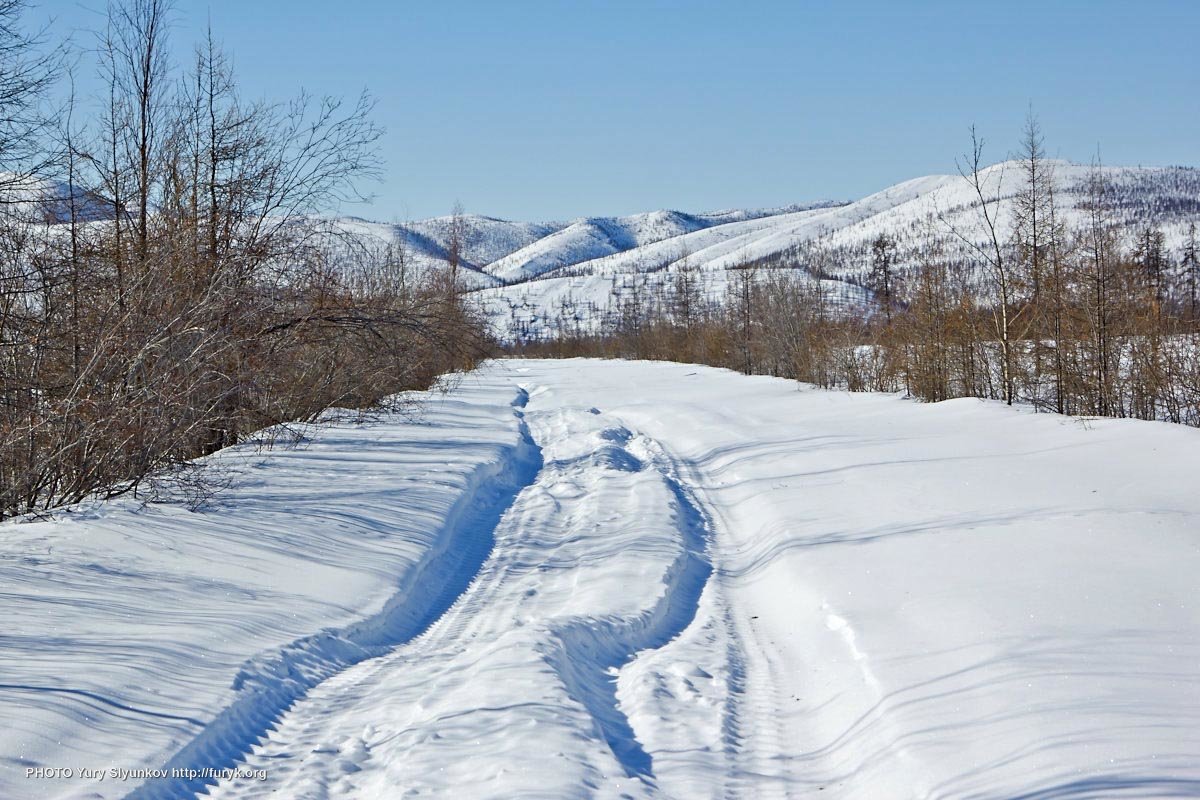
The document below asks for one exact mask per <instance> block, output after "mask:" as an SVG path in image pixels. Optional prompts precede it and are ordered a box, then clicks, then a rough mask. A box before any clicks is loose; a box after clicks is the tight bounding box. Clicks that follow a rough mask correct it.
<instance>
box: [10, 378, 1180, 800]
mask: <svg viewBox="0 0 1200 800" xmlns="http://www.w3.org/2000/svg"><path fill="white" fill-rule="evenodd" d="M318 467H319V468H320V469H321V470H322V472H321V475H320V476H314V475H312V474H311V472H312V470H314V469H317V468H318ZM1198 467H1200V431H1196V430H1191V429H1185V428H1179V427H1175V426H1170V425H1165V424H1151V423H1140V422H1131V421H1112V420H1102V421H1086V422H1082V421H1078V420H1074V419H1069V418H1062V417H1056V416H1050V415H1035V414H1032V413H1030V412H1028V411H1025V410H1014V409H1010V408H1005V407H1003V406H1000V405H998V404H994V403H986V402H980V401H975V400H960V401H952V402H948V403H942V404H937V405H922V404H917V403H913V402H910V401H906V400H903V399H901V398H899V397H894V396H882V395H847V394H842V393H835V392H824V391H819V390H815V389H810V388H803V387H802V388H799V389H798V388H797V386H796V384H794V383H791V382H787V381H782V380H778V379H772V378H746V377H743V376H739V375H735V374H732V373H729V372H725V371H720V370H713V369H707V368H703V367H695V366H688V365H674V364H651V363H627V362H596V361H559V362H548V361H507V362H500V363H496V364H493V365H490V366H489V367H488V368H486V369H485V370H483V371H481V372H479V373H476V374H473V375H471V376H468V377H467V378H466V379H465V380H464V382H463V384H462V386H461V387H460V388H459V389H458V390H456V392H454V393H453V394H452V395H451V396H450V398H449V399H446V400H434V401H431V403H430V407H429V409H428V411H427V414H426V417H425V418H424V421H423V422H422V423H421V424H415V423H411V422H397V423H388V424H384V425H376V426H369V427H366V428H353V427H349V426H341V427H338V428H334V429H332V430H331V431H329V432H327V433H324V434H321V436H319V437H318V438H317V441H316V442H315V443H314V444H313V445H312V446H311V447H309V448H306V449H304V450H302V451H298V452H293V453H290V454H289V453H278V454H272V455H271V456H270V457H268V458H267V459H266V460H265V461H263V462H262V463H259V464H258V465H257V466H256V468H255V471H254V472H252V477H254V478H255V480H257V481H258V483H255V482H253V481H246V480H244V481H243V485H242V486H241V487H240V488H235V489H234V490H233V492H232V493H231V495H230V496H229V498H228V499H227V500H226V501H225V502H224V503H223V505H222V506H221V507H220V508H219V509H217V510H214V511H210V512H205V513H203V514H199V515H193V514H187V513H186V512H181V513H180V514H166V515H165V516H162V512H156V513H153V514H152V513H147V512H142V513H133V512H132V511H131V510H125V509H121V508H119V507H115V508H109V509H104V510H102V511H101V512H100V513H99V514H98V515H97V518H96V519H94V520H93V519H88V520H82V521H74V522H69V523H64V522H57V523H51V522H43V523H35V524H32V525H27V526H6V527H5V528H3V529H0V531H3V535H0V553H2V554H3V555H5V556H6V562H9V563H11V564H12V567H11V575H12V576H14V577H16V578H20V576H22V575H26V573H23V572H21V571H20V566H19V564H20V563H21V562H20V561H19V560H18V559H19V558H21V557H23V558H25V559H27V560H28V559H30V558H34V557H35V556H36V554H39V553H45V554H46V555H47V556H53V555H55V554H65V555H63V556H62V557H63V558H65V559H66V562H67V563H66V566H65V569H67V570H68V571H69V570H70V569H72V568H73V567H72V565H74V568H75V569H77V570H82V571H81V572H80V574H81V575H89V574H91V575H96V576H97V580H99V581H101V582H103V591H101V590H99V589H97V590H95V591H89V590H88V589H86V588H80V587H78V586H75V585H71V586H70V587H68V586H67V585H66V584H65V583H62V584H59V583H53V582H51V581H50V580H49V578H43V579H40V580H38V579H35V578H32V577H27V578H26V579H25V583H24V584H18V590H16V591H10V589H9V586H8V584H7V583H6V584H5V593H4V594H3V595H0V603H2V604H3V607H2V608H0V610H2V611H4V612H5V613H6V616H7V618H8V619H9V620H11V621H10V623H9V624H8V626H7V627H8V630H6V631H5V633H6V634H8V635H7V636H0V640H3V641H5V642H6V643H5V645H4V647H3V649H0V670H3V672H2V673H0V676H2V677H0V715H2V716H3V718H4V719H5V721H6V722H7V721H9V718H10V716H11V718H12V721H13V723H14V725H13V726H12V727H11V728H10V730H8V731H7V732H0V796H3V797H10V796H11V797H56V796H65V797H119V796H124V795H125V794H127V793H129V792H133V793H134V796H136V797H166V798H178V797H187V796H193V795H194V794H195V793H196V792H197V791H199V792H201V793H204V792H208V793H210V794H211V795H212V796H215V797H220V798H264V797H273V798H343V797H344V798H364V799H365V798H392V797H407V796H427V797H454V798H459V797H468V798H473V797H494V798H510V797H546V798H559V797H674V798H694V797H700V798H704V797H710V798H726V797H745V798H771V797H810V796H821V797H837V798H913V797H930V798H935V797H936V798H984V797H987V798H1029V799H1031V800H1032V798H1046V799H1047V800H1048V799H1049V798H1085V797H1087V798H1090V797H1120V796H1128V797H1183V796H1200V492H1197V491H1196V486H1197V478H1196V475H1197V468H1198ZM306 476H307V477H306ZM321 476H323V477H321ZM305 480H308V481H309V483H305ZM322 483H323V484H324V485H323V486H322V490H321V492H320V493H319V496H313V495H312V493H313V492H314V490H315V488H316V486H317V485H319V484H322ZM272 502H274V503H275V505H274V506H272V505H271V504H272ZM331 524H332V527H331ZM271 525H274V526H275V527H274V528H273V527H271ZM164 526H165V527H164ZM285 528H286V529H287V535H286V537H285V536H284V535H283V534H282V533H281V532H280V531H281V530H282V529H285ZM233 532H236V533H237V537H246V539H247V540H246V541H245V542H239V541H238V539H237V537H232V536H231V534H232V533H233ZM368 533H369V534H370V535H369V536H368V535H367V534H368ZM185 535H186V536H187V541H186V543H181V544H179V546H180V547H192V548H197V549H198V550H203V548H204V547H206V546H210V545H212V544H213V543H214V542H230V541H232V542H233V543H232V544H230V545H229V546H230V547H236V548H242V549H240V550H237V551H236V552H234V553H231V554H230V555H229V556H228V558H231V559H233V560H234V561H235V562H240V563H235V564H234V566H233V567H230V566H229V564H226V563H224V562H222V563H221V564H220V565H219V566H217V565H214V566H211V567H210V568H209V569H210V571H211V572H212V573H213V576H211V577H212V580H214V581H215V580H216V576H218V575H219V576H220V578H221V581H222V584H221V585H222V586H223V587H224V588H225V596H224V597H222V596H221V595H220V593H219V592H211V591H207V589H206V587H204V585H203V576H191V577H190V578H189V579H188V580H186V581H182V580H181V581H175V582H171V581H168V587H169V588H165V589H163V590H162V591H161V592H160V594H159V596H158V597H157V600H158V602H159V603H160V606H159V607H156V608H155V609H153V611H151V612H148V614H147V619H146V620H145V621H144V625H139V623H138V622H137V621H134V620H131V619H130V617H131V616H136V615H133V614H131V613H130V612H129V607H130V606H133V605H136V603H137V598H138V597H139V596H142V595H141V594H139V593H144V592H145V591H147V589H148V587H152V586H155V585H158V584H157V583H156V581H161V579H162V576H163V575H166V574H168V573H170V571H171V570H172V569H173V570H175V571H177V572H178V571H182V570H183V569H184V567H183V566H180V565H175V566H168V565H169V564H174V562H173V561H170V560H169V559H166V557H165V556H163V555H162V554H161V553H160V552H159V549H158V545H161V546H162V547H166V546H167V543H169V542H171V541H173V538H172V537H183V536H185ZM257 537H261V540H260V539H259V538H257ZM264 541H265V542H267V543H270V546H269V547H268V546H267V544H265V543H264ZM256 547H257V548H259V550H257V551H256V550H255V549H254V548H256ZM102 548H105V553H101V552H100V550H101V549H102ZM113 548H115V555H114V552H113ZM122 548H124V549H122ZM10 555H11V556H13V558H12V559H8V558H7V557H8V556H10ZM43 558H45V557H43ZM113 558H116V559H119V560H120V562H121V563H122V564H124V572H123V573H121V575H117V574H116V573H114V568H113V567H112V566H111V565H110V564H109V563H108V561H106V560H105V559H110V560H111V559H113ZM247 559H258V560H256V561H254V562H253V563H254V564H255V565H256V567H257V568H247V564H246V563H245V561H246V560H247ZM150 562H153V563H154V564H155V565H157V566H156V570H153V571H152V570H148V569H146V565H147V563H150ZM312 562H316V564H315V565H313V566H312V568H311V569H312V571H307V570H308V567H306V566H305V564H309V563H312ZM326 562H332V563H326ZM27 563H33V562H28V561H27ZM37 563H43V562H37ZM88 565H92V566H93V567H94V569H92V568H89V567H88ZM0 569H3V573H2V574H0V579H7V578H8V577H9V575H10V568H9V566H2V567H0ZM188 569H191V570H193V571H195V570H196V569H197V568H196V567H195V566H192V567H188ZM319 570H326V571H325V572H320V571H319ZM38 574H41V573H38ZM47 574H48V573H47ZM171 574H173V573H171ZM122 576H123V577H122ZM143 576H145V577H143ZM306 576H307V578H306ZM309 580H311V582H312V583H311V584H310V583H309V582H308V581H309ZM139 581H141V582H140V583H139ZM285 587H286V590H285ZM233 589H239V590H240V591H241V594H240V595H239V594H237V593H236V592H234V593H233V594H231V592H232V590H233ZM63 598H66V599H63ZM83 601H86V602H83ZM63 603H66V604H68V605H70V604H72V603H75V604H76V605H75V606H74V610H73V611H69V612H68V611H62V610H61V609H60V610H58V611H54V612H52V613H57V614H60V615H63V616H64V619H63V620H62V623H61V624H62V626H65V627H66V628H69V629H71V632H70V635H65V634H63V632H62V630H60V635H59V636H58V637H57V638H55V639H54V641H51V642H49V643H46V642H43V643H42V644H41V645H39V644H38V642H37V636H36V633H37V631H38V630H39V628H38V627H37V623H39V622H42V623H44V621H45V619H46V614H47V613H51V612H48V611H47V609H53V608H56V607H57V606H55V605H54V604H63ZM10 612H11V613H10ZM119 612H120V613H119ZM188 614H191V615H192V617H194V618H196V619H200V618H203V619H206V620H211V625H212V626H215V627H216V629H217V630H218V631H219V632H220V635H219V636H217V635H215V634H213V633H212V630H211V629H209V628H204V629H201V628H188V627H185V626H184V625H183V624H182V623H181V624H180V625H178V626H176V627H174V628H172V627H171V626H169V625H168V624H167V620H168V619H171V618H177V619H183V620H188V619H191V617H188V616H187V615H188ZM363 619H366V620H367V621H366V622H362V621H361V620H363ZM105 624H108V625H109V626H110V627H109V628H108V629H106V632H105V633H97V632H96V631H97V630H99V628H98V626H103V625H105ZM189 624H193V625H194V624H195V623H194V622H191V623H189ZM72 625H74V626H75V628H71V626H72ZM76 629H78V630H76ZM84 631H88V632H89V633H87V634H85V633H84ZM147 631H152V632H153V633H154V636H153V637H145V638H154V639H155V641H154V646H150V644H149V643H148V642H146V641H142V640H141V639H140V638H139V637H141V636H144V635H145V634H146V632H147ZM205 631H206V632H205ZM214 639H215V640H216V641H219V642H220V643H221V646H220V647H219V648H216V649H214V650H213V651H212V652H211V653H209V652H208V651H205V656H204V658H203V669H198V668H197V666H196V662H197V661H198V660H199V659H200V656H199V655H198V652H199V651H200V650H201V649H203V648H207V647H210V646H212V645H213V640H214ZM139 641H140V642H141V644H140V645H139V644H137V642H139ZM85 645H86V646H85ZM106 645H107V646H108V647H110V648H111V650H112V652H111V654H109V653H107V652H106V650H105V646H106ZM139 647H141V648H142V649H141V650H139V649H138V648H139ZM122 648H124V649H122ZM139 652H141V653H142V655H143V657H142V658H141V659H138V658H137V657H136V656H137V653H139ZM81 653H86V654H87V660H86V661H84V662H77V661H76V658H77V657H78V656H79V654H81ZM89 663H91V664H92V665H93V666H91V667H89V665H88V664H89ZM96 664H99V665H100V668H99V670H98V671H97V670H96V668H95V666H94V665H96ZM23 687H25V688H23ZM28 687H40V688H41V689H42V691H33V689H31V688H28ZM80 691H84V692H88V693H90V694H91V695H94V696H98V697H103V698H105V699H106V700H108V701H110V702H111V703H117V704H118V705H120V706H121V707H123V708H128V709H138V710H140V711H142V712H146V713H151V714H157V715H166V716H158V717H154V718H153V719H152V720H147V719H145V716H144V714H142V715H139V714H135V713H133V712H128V713H123V714H105V713H103V712H104V710H105V708H106V706H104V704H103V703H101V704H99V705H96V704H95V703H91V704H86V703H85V704H84V705H83V706H80V705H79V702H80V698H81V697H83V696H82V695H79V694H73V692H80ZM168 717H169V719H168ZM171 720H174V721H171ZM47 732H49V733H47ZM31 765H33V766H39V765H40V766H45V767H65V766H74V767H76V768H78V767H80V766H92V767H97V766H99V767H106V768H107V767H110V766H121V767H125V768H163V767H164V766H165V767H166V768H167V769H168V770H170V769H171V768H204V767H212V768H227V767H232V766H235V765H238V766H240V767H241V769H242V770H243V774H242V775H239V776H234V777H231V778H228V779H225V780H221V781H219V782H217V783H215V784H214V785H208V784H210V783H211V781H208V780H205V779H203V778H199V779H196V778H192V779H189V778H186V777H178V776H175V777H171V776H168V777H167V778H163V779H151V780H148V781H145V782H142V783H140V785H139V782H138V781H136V780H134V781H128V782H117V781H114V780H113V779H111V778H110V779H108V780H105V781H96V780H85V779H81V778H80V777H79V776H78V775H75V776H74V777H73V778H72V779H69V780H67V779H62V778H61V777H60V778H57V779H40V780H39V779H34V778H29V777H27V776H26V773H25V771H26V769H28V768H29V767H30V766H31ZM246 775H249V777H247V776H246Z"/></svg>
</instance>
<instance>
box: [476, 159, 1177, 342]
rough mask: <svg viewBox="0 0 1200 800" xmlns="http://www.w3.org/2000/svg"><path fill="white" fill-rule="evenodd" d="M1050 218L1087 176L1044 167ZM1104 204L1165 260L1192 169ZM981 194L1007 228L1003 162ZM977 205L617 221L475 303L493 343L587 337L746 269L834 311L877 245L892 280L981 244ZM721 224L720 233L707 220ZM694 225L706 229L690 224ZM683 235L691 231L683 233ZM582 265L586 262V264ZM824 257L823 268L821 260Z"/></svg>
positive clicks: (986, 177) (893, 203)
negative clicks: (780, 272)
mask: <svg viewBox="0 0 1200 800" xmlns="http://www.w3.org/2000/svg"><path fill="white" fill-rule="evenodd" d="M1049 166H1051V167H1052V168H1053V174H1054V178H1055V185H1056V193H1057V203H1058V207H1059V210H1060V219H1061V221H1062V222H1064V223H1065V224H1067V225H1068V226H1073V227H1080V226H1082V225H1083V224H1084V223H1085V220H1086V210H1085V207H1086V203H1087V202H1088V197H1089V189H1088V184H1089V179H1090V176H1091V175H1092V173H1093V168H1092V167H1090V166H1086V165H1078V164H1071V163H1068V162H1052V163H1051V164H1049ZM1102 172H1103V175H1104V178H1105V180H1106V183H1107V185H1108V194H1107V196H1106V202H1107V203H1108V204H1109V206H1110V208H1111V209H1112V210H1113V214H1114V216H1115V218H1116V219H1117V221H1118V223H1119V224H1121V225H1124V226H1125V229H1126V233H1127V234H1128V235H1132V234H1133V233H1134V228H1135V227H1137V226H1139V225H1144V224H1146V223H1148V222H1149V223H1153V224H1155V225H1156V226H1158V227H1159V228H1160V229H1161V230H1162V231H1163V233H1164V234H1165V237H1166V245H1167V247H1168V249H1170V250H1172V251H1176V250H1177V249H1178V248H1179V247H1180V246H1181V244H1182V241H1183V238H1184V235H1185V232H1186V230H1187V227H1188V225H1189V224H1190V223H1193V222H1197V221H1200V169H1195V168H1190V167H1153V168H1146V167H1105V168H1103V169H1102ZM982 179H983V185H984V192H985V195H986V196H987V197H988V198H989V200H990V199H992V198H998V203H997V204H994V205H993V206H992V208H993V211H994V212H996V213H997V215H998V223H999V229H1000V233H1001V234H1002V235H1003V236H1006V237H1007V236H1008V235H1009V234H1010V233H1011V232H1012V229H1013V225H1014V207H1013V204H1012V199H1013V197H1014V196H1015V195H1016V194H1017V193H1018V192H1019V191H1020V189H1021V188H1022V185H1023V177H1022V173H1021V170H1020V165H1019V164H1017V163H1015V162H1004V163H1001V164H996V165H994V166H992V167H989V168H987V169H986V170H984V171H983V173H982ZM978 211H979V203H978V199H977V197H976V195H975V192H974V189H973V188H972V186H971V185H970V184H969V182H968V181H967V180H966V179H964V178H963V177H962V176H961V175H932V176H927V177H923V178H916V179H913V180H909V181H905V182H903V183H899V184H896V185H895V186H891V187H888V188H887V189H884V190H883V191H881V192H877V193H875V194H872V195H869V196H868V197H864V198H862V199H861V200H856V201H854V202H850V203H845V204H830V203H825V204H820V205H816V206H810V207H807V208H798V209H782V210H776V211H774V212H764V213H755V212H747V213H744V214H742V215H741V216H740V217H739V216H737V215H725V216H720V215H701V216H689V215H683V214H676V213H674V212H657V213H655V214H648V215H639V216H638V217H628V218H623V219H625V220H635V219H636V220H637V223H636V226H635V225H631V224H626V225H624V226H622V227H621V228H620V232H621V233H622V234H623V235H621V236H618V235H612V234H611V233H610V231H609V229H608V228H606V227H603V226H597V225H594V224H593V223H594V222H595V221H594V220H583V221H580V222H577V223H575V224H573V225H571V226H568V227H567V228H564V229H562V230H560V231H558V232H557V233H555V234H554V235H552V236H548V237H546V238H544V239H540V240H538V241H536V242H534V243H533V244H531V245H529V246H527V247H526V248H524V249H522V250H520V251H517V252H514V253H512V254H510V255H509V256H507V257H506V258H504V259H501V260H500V261H498V262H495V263H493V264H489V265H486V266H484V268H483V269H484V271H485V272H487V273H488V274H491V275H495V276H497V277H503V278H504V279H505V285H503V286H494V287H481V290H480V291H479V292H478V294H477V297H478V299H479V301H480V302H481V303H482V304H483V306H484V308H486V309H487V311H488V314H489V315H490V316H491V318H492V320H493V323H494V327H495V329H496V330H497V332H498V333H499V334H500V335H502V336H522V337H525V336H544V335H551V334H552V333H553V332H554V330H556V329H558V328H561V327H564V326H566V327H576V326H582V327H584V328H587V327H590V326H594V325H595V324H596V323H598V322H599V321H600V320H601V319H603V317H604V315H605V314H610V313H613V312H614V309H615V308H616V306H617V305H619V303H620V298H621V297H622V295H623V293H626V292H629V291H631V290H634V289H636V290H639V291H647V292H654V291H656V290H657V289H658V288H659V287H661V285H662V284H664V283H665V282H668V281H670V280H672V272H674V271H676V270H678V269H680V268H682V267H683V266H684V265H687V266H688V267H692V268H696V269H698V270H701V271H702V272H703V274H704V280H705V282H706V285H707V287H708V290H709V291H710V292H712V293H714V294H719V293H721V292H723V291H724V287H725V284H726V281H727V278H728V270H730V269H734V268H737V267H742V266H746V265H750V264H761V265H764V266H770V267H775V268H786V269H792V270H797V271H800V272H803V273H805V274H808V275H810V276H811V277H813V278H814V279H819V280H821V281H822V282H823V284H824V285H825V287H826V288H827V289H828V291H829V294H830V297H831V298H832V300H833V301H834V302H840V303H842V304H843V305H847V306H851V307H853V306H861V305H862V304H863V303H864V302H865V301H866V300H867V293H866V291H865V290H864V289H863V288H862V279H863V278H864V276H865V274H866V272H867V270H868V269H869V264H870V258H871V243H872V242H873V241H874V240H875V239H876V237H878V236H879V235H880V234H887V235H888V236H889V237H890V238H891V239H892V240H893V241H895V243H896V245H897V251H896V255H897V259H898V265H899V269H901V270H904V269H907V268H912V267H915V266H916V265H917V264H918V263H919V261H920V259H921V258H922V257H923V256H924V254H925V253H926V252H927V251H928V249H929V247H930V245H931V244H933V243H937V244H940V245H942V246H944V247H945V248H947V249H948V251H949V252H950V255H951V257H952V256H953V252H954V251H955V250H956V249H957V251H958V252H959V254H960V255H961V256H963V257H966V253H965V250H966V247H965V246H964V245H963V243H962V241H961V240H962V238H963V237H965V238H966V239H971V238H980V239H981V238H982V237H983V235H984V234H983V230H982V228H981V227H980V215H979V213H978ZM718 219H720V221H719V222H718V221H717V220H718ZM693 220H705V221H710V220H711V221H713V222H715V223H716V224H711V225H703V226H699V225H695V224H688V223H689V222H690V221H693ZM689 228H690V229H689ZM586 254H592V255H591V257H584V256H585V255H586ZM819 256H823V257H819Z"/></svg>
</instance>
